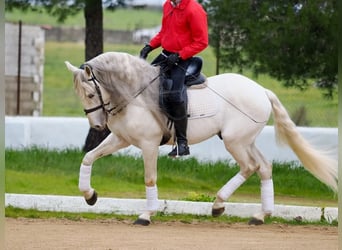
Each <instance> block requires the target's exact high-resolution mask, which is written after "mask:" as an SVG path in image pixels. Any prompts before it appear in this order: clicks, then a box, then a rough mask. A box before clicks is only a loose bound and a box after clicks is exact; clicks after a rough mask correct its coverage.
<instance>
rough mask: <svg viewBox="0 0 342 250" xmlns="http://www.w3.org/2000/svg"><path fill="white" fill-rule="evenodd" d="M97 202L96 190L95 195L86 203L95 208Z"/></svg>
mask: <svg viewBox="0 0 342 250" xmlns="http://www.w3.org/2000/svg"><path fill="white" fill-rule="evenodd" d="M96 201H97V193H96V191H95V190H94V193H93V195H92V196H91V197H90V199H88V200H87V199H86V202H87V204H88V205H89V206H93V205H94V204H95V203H96Z"/></svg>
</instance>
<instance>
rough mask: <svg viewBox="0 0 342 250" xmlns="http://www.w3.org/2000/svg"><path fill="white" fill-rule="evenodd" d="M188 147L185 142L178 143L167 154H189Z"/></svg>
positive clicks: (176, 155)
mask: <svg viewBox="0 0 342 250" xmlns="http://www.w3.org/2000/svg"><path fill="white" fill-rule="evenodd" d="M189 154H190V149H189V146H188V145H187V144H185V143H180V144H178V145H177V146H176V147H174V149H173V150H172V151H171V152H170V153H169V154H168V156H170V157H179V156H184V155H189Z"/></svg>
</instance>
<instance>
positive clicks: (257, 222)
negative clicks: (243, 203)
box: [248, 217, 264, 226]
mask: <svg viewBox="0 0 342 250" xmlns="http://www.w3.org/2000/svg"><path fill="white" fill-rule="evenodd" d="M262 224H264V221H263V220H260V219H257V218H254V217H253V218H252V219H250V220H249V222H248V225H256V226H259V225H262Z"/></svg>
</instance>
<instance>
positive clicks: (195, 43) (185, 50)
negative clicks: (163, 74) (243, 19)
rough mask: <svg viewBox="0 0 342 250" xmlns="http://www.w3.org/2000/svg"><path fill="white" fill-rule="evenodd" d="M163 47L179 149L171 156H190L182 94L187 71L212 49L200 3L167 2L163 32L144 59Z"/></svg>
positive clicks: (143, 54) (188, 0)
mask: <svg viewBox="0 0 342 250" xmlns="http://www.w3.org/2000/svg"><path fill="white" fill-rule="evenodd" d="M160 46H161V47H162V49H163V50H162V52H161V54H160V55H159V56H158V57H157V58H160V57H161V56H162V57H163V59H164V60H163V61H162V62H161V63H160V65H161V67H162V68H164V67H167V69H168V72H167V73H168V75H169V76H170V78H171V79H172V87H171V93H172V94H171V95H170V96H169V98H168V100H169V102H170V103H169V105H171V106H172V110H170V114H169V115H170V116H171V117H172V119H173V121H174V125H175V130H176V141H177V146H176V147H175V148H174V149H173V150H172V151H171V152H170V153H169V156H171V157H176V156H182V155H188V154H190V150H189V147H188V140H187V137H186V129H187V124H188V118H187V102H186V95H185V96H184V94H182V89H183V88H184V82H185V69H186V68H187V66H188V65H189V63H190V59H191V57H193V56H194V55H196V54H197V53H199V52H201V51H203V50H204V49H205V48H206V47H207V46H208V24H207V14H206V12H205V10H204V9H203V8H202V6H201V5H200V4H199V3H198V2H197V1H196V0H166V1H165V3H164V5H163V17H162V26H161V29H160V31H159V33H158V34H157V35H156V36H154V37H153V38H152V39H151V41H150V43H149V44H147V45H146V46H145V47H144V48H143V49H142V50H141V51H140V57H141V58H143V59H146V58H147V55H148V54H149V53H150V52H151V51H152V50H153V49H155V48H158V47H160Z"/></svg>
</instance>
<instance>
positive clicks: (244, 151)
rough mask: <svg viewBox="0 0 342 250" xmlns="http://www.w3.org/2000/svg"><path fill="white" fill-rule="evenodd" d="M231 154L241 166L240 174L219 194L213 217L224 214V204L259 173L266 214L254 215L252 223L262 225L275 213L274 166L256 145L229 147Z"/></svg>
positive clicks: (214, 205)
mask: <svg viewBox="0 0 342 250" xmlns="http://www.w3.org/2000/svg"><path fill="white" fill-rule="evenodd" d="M227 149H228V147H227ZM229 152H230V153H231V154H232V156H233V157H234V159H235V160H236V162H237V163H238V164H239V165H240V172H239V173H238V174H236V175H235V176H234V177H233V178H232V179H230V180H229V181H228V182H227V183H226V184H225V185H224V186H223V187H222V188H221V189H220V190H219V192H218V193H217V196H216V200H215V202H214V204H213V209H212V215H213V216H220V215H221V214H222V213H223V212H224V207H225V206H224V202H225V201H226V200H228V199H229V197H230V196H231V195H232V194H233V193H234V192H235V191H236V190H237V189H238V188H239V187H240V186H241V185H242V184H243V183H244V182H245V181H246V179H248V178H249V177H250V176H251V175H252V174H253V173H255V172H256V171H258V173H259V175H260V177H261V179H262V181H261V183H262V187H261V193H262V194H261V196H262V203H263V205H262V207H263V211H264V212H262V213H258V214H256V215H254V216H253V219H252V220H251V223H252V224H262V223H263V221H264V217H265V216H266V215H268V214H270V213H272V211H273V183H272V179H271V178H272V165H271V164H270V163H268V162H267V161H266V160H265V158H264V157H263V156H262V154H261V153H260V152H259V150H258V149H257V148H256V147H255V145H254V144H252V145H251V146H250V147H243V146H241V145H240V146H237V145H235V146H234V147H229Z"/></svg>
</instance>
